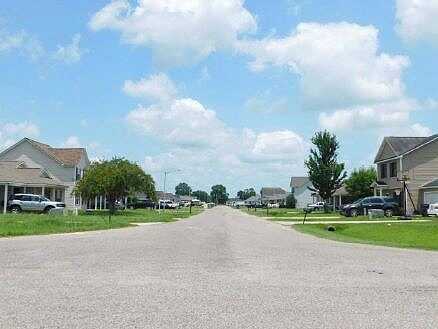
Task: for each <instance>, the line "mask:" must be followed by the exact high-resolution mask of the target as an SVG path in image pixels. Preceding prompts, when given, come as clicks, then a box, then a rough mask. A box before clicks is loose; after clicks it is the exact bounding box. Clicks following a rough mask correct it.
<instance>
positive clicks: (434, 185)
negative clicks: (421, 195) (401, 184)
mask: <svg viewBox="0 0 438 329" xmlns="http://www.w3.org/2000/svg"><path fill="white" fill-rule="evenodd" d="M421 188H438V178H435V179H434V180H432V181H430V182H428V183H426V184H424V185H422V186H421Z"/></svg>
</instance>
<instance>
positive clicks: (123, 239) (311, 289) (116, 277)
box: [0, 207, 438, 329]
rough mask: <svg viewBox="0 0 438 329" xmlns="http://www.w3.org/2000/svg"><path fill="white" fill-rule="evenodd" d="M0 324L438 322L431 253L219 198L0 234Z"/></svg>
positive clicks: (437, 283) (436, 274) (437, 269)
mask: <svg viewBox="0 0 438 329" xmlns="http://www.w3.org/2000/svg"><path fill="white" fill-rule="evenodd" d="M0 266H1V268H0V328H2V329H3V328H169V329H176V328H190V329H192V328H263V329H265V328H275V329H279V328H288V329H290V328H312V329H314V328H336V329H340V328H349V329H350V328H355V329H356V328H397V329H401V328H410V329H412V328H422V329H423V328H437V327H438V253H437V252H426V251H416V250H402V249H393V248H384V247H375V246H365V245H352V244H344V243H337V242H332V241H326V240H320V239H317V238H313V237H310V236H307V235H303V234H300V233H297V232H295V231H294V230H293V229H290V228H284V227H282V226H280V225H277V224H274V223H270V222H267V221H264V220H262V219H256V218H253V217H249V216H247V215H245V214H242V213H240V212H239V211H236V210H232V209H229V208H224V207H218V208H215V209H212V210H209V211H206V212H204V213H203V214H201V215H199V216H196V217H195V218H192V219H190V220H184V221H181V222H177V223H172V224H163V225H155V226H142V227H137V228H130V229H122V230H113V231H105V232H90V233H85V234H76V235H56V236H55V235H53V236H38V237H23V238H14V239H0Z"/></svg>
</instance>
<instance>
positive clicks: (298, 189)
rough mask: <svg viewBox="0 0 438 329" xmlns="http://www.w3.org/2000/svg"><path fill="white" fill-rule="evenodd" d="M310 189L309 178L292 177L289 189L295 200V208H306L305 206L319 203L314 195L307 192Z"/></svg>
mask: <svg viewBox="0 0 438 329" xmlns="http://www.w3.org/2000/svg"><path fill="white" fill-rule="evenodd" d="M312 187H313V185H312V183H311V182H310V180H309V177H292V178H291V179H290V189H291V193H292V194H293V195H294V196H295V200H297V205H296V207H297V208H306V207H307V205H309V204H312V203H314V202H316V201H319V199H318V198H317V196H316V193H315V192H313V191H311V190H309V188H312Z"/></svg>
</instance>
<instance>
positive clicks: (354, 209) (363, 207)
mask: <svg viewBox="0 0 438 329" xmlns="http://www.w3.org/2000/svg"><path fill="white" fill-rule="evenodd" d="M369 209H382V210H383V211H384V212H385V216H386V217H392V216H393V215H396V214H399V213H400V206H399V204H398V202H397V201H396V200H394V199H393V198H388V197H367V198H363V199H359V200H357V201H355V202H353V203H351V204H348V205H345V206H343V207H342V209H341V213H342V214H343V215H345V216H347V217H356V216H360V215H364V214H366V213H367V212H368V210H369Z"/></svg>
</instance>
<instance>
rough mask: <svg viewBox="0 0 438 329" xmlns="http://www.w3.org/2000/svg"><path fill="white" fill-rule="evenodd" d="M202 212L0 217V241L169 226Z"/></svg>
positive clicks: (15, 215)
mask: <svg viewBox="0 0 438 329" xmlns="http://www.w3.org/2000/svg"><path fill="white" fill-rule="evenodd" d="M201 212H202V209H199V208H192V214H190V213H189V210H188V209H186V208H184V209H180V210H161V211H158V210H148V209H137V210H121V211H118V212H117V213H116V214H115V215H113V216H112V217H111V221H110V220H109V217H108V212H106V211H93V212H91V213H84V212H81V213H80V214H79V215H78V216H75V215H72V214H70V215H62V214H60V215H46V214H37V213H23V214H4V215H0V238H4V237H14V236H24V235H46V234H57V233H74V232H85V231H97V230H109V229H117V228H124V227H130V226H135V223H170V222H175V221H177V220H179V219H185V218H189V217H191V216H194V215H197V214H199V213H201Z"/></svg>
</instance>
